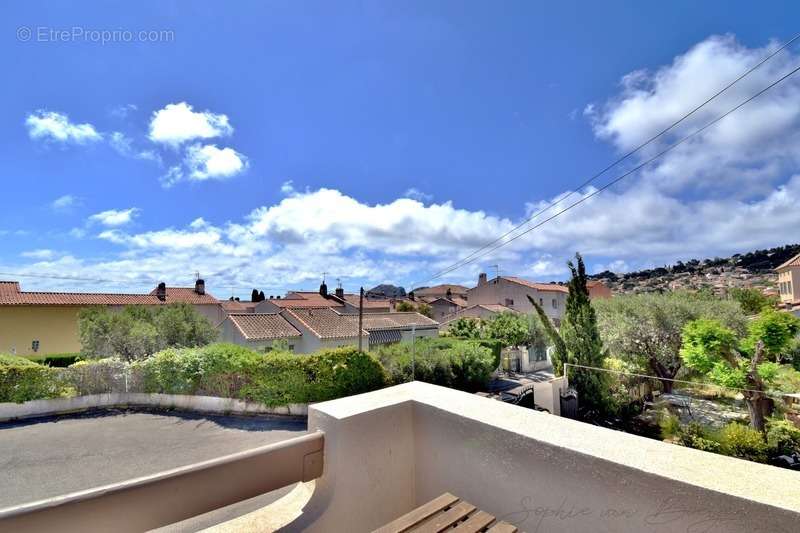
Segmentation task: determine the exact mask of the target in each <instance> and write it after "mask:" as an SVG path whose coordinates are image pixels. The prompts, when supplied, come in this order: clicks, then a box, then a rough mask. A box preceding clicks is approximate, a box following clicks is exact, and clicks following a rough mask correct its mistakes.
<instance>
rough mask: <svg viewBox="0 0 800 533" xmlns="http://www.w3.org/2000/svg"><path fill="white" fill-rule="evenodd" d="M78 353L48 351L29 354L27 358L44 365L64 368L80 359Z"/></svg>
mask: <svg viewBox="0 0 800 533" xmlns="http://www.w3.org/2000/svg"><path fill="white" fill-rule="evenodd" d="M80 356H81V354H79V353H49V354H47V355H36V356H29V357H28V359H30V360H31V361H35V362H37V363H39V364H42V365H46V366H54V367H57V368H66V367H68V366H69V365H72V364H74V363H76V362H78V360H79V359H80Z"/></svg>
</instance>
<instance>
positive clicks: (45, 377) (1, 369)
mask: <svg viewBox="0 0 800 533" xmlns="http://www.w3.org/2000/svg"><path fill="white" fill-rule="evenodd" d="M66 392H67V391H66V389H65V387H64V384H63V382H62V380H61V378H60V374H59V372H58V370H57V369H55V368H50V367H49V366H43V365H40V364H37V363H35V362H33V361H29V360H28V359H26V358H24V357H17V356H15V355H7V354H0V402H14V403H22V402H27V401H29V400H40V399H44V398H58V397H60V396H62V395H64V394H65V393H66Z"/></svg>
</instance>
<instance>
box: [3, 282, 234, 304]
mask: <svg viewBox="0 0 800 533" xmlns="http://www.w3.org/2000/svg"><path fill="white" fill-rule="evenodd" d="M188 293H191V294H188ZM192 295H194V296H192ZM171 302H186V303H191V304H196V303H204V304H205V303H208V304H216V303H219V302H218V301H217V299H216V298H214V297H213V296H211V295H210V294H205V295H202V296H201V295H199V294H197V293H195V292H194V289H188V288H186V289H184V288H167V299H166V301H162V300H159V299H158V298H157V297H156V295H155V291H154V292H151V293H150V294H123V293H97V292H29V291H21V290H20V287H19V283H18V282H16V281H0V305H161V304H164V303H171Z"/></svg>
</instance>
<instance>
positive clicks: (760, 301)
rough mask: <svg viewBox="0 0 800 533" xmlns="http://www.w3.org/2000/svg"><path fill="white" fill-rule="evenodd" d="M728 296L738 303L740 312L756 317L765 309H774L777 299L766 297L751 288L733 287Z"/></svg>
mask: <svg viewBox="0 0 800 533" xmlns="http://www.w3.org/2000/svg"><path fill="white" fill-rule="evenodd" d="M728 296H729V297H730V298H732V299H733V300H736V301H737V302H739V305H741V306H742V311H744V312H745V313H746V314H748V315H757V314H758V313H760V312H761V311H763V310H765V309H769V308H771V307H774V305H775V303H776V302H777V298H775V297H769V296H766V295H765V294H764V293H763V292H761V291H760V290H758V289H753V288H740V287H734V288H732V289H730V290H729V291H728Z"/></svg>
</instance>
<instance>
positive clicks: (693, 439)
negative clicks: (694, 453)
mask: <svg viewBox="0 0 800 533" xmlns="http://www.w3.org/2000/svg"><path fill="white" fill-rule="evenodd" d="M678 437H679V439H680V442H681V444H683V445H684V446H688V447H689V448H695V449H696V450H703V451H705V452H714V453H720V450H721V444H720V443H719V442H717V441H716V440H714V438H713V437H712V436H710V435H709V434H708V433H707V432H706V431H705V430H704V429H703V426H701V425H700V424H698V423H697V422H691V423H690V424H689V425H687V426H686V427H684V428H681V429H680V430H679V431H678Z"/></svg>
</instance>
